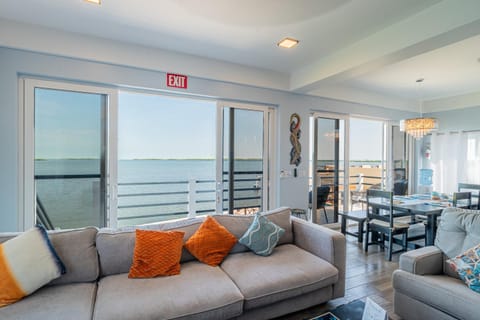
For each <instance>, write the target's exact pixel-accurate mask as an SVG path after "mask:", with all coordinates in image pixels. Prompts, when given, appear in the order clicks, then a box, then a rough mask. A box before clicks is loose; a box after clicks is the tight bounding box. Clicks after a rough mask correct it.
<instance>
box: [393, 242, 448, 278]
mask: <svg viewBox="0 0 480 320" xmlns="http://www.w3.org/2000/svg"><path fill="white" fill-rule="evenodd" d="M399 267H400V269H401V270H404V271H407V272H410V273H413V274H418V275H424V274H442V273H443V253H442V251H441V250H440V249H438V248H437V247H435V246H428V247H424V248H420V249H417V250H413V251H408V252H406V253H404V254H402V255H401V256H400V261H399Z"/></svg>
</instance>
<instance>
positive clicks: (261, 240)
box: [238, 213, 285, 256]
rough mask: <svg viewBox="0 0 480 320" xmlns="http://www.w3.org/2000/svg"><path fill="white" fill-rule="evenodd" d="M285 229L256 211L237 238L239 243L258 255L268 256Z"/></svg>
mask: <svg viewBox="0 0 480 320" xmlns="http://www.w3.org/2000/svg"><path fill="white" fill-rule="evenodd" d="M284 233H285V230H283V229H282V228H280V227H279V226H277V225H276V224H275V223H273V222H271V221H270V220H268V219H267V218H265V217H264V216H263V215H262V214H260V213H257V214H256V215H255V218H254V219H253V222H252V224H251V225H250V227H248V230H247V231H246V232H245V234H244V235H243V236H242V237H241V238H240V239H239V240H238V242H240V243H241V244H243V245H244V246H246V247H247V248H249V249H250V250H252V251H253V253H255V254H258V255H260V256H269V255H271V254H272V252H273V249H275V246H276V245H277V243H278V240H279V239H280V237H281V236H282V235H283V234H284Z"/></svg>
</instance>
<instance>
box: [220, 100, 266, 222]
mask: <svg viewBox="0 0 480 320" xmlns="http://www.w3.org/2000/svg"><path fill="white" fill-rule="evenodd" d="M218 115H219V118H218V119H219V120H218V123H219V127H218V128H219V131H218V132H219V133H218V138H219V140H218V143H217V212H224V213H229V214H250V213H255V212H257V211H263V210H267V209H268V203H269V197H268V194H269V193H268V189H269V187H268V181H269V166H268V164H269V157H268V154H269V132H270V131H269V127H270V117H271V110H269V109H268V108H265V107H256V106H251V105H239V104H224V103H220V104H219V107H218Z"/></svg>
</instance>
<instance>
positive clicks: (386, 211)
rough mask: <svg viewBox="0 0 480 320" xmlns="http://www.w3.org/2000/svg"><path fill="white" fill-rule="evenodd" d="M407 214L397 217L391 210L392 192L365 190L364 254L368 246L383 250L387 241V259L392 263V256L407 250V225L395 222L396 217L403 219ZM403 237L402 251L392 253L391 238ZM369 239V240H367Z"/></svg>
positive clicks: (400, 214)
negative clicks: (377, 246) (375, 246)
mask: <svg viewBox="0 0 480 320" xmlns="http://www.w3.org/2000/svg"><path fill="white" fill-rule="evenodd" d="M406 215H407V213H405V212H401V213H399V214H398V215H396V214H395V212H394V210H393V192H391V191H382V190H373V189H368V190H367V223H366V231H365V252H368V246H370V245H379V246H380V247H381V248H382V249H385V240H387V241H388V247H387V259H388V261H392V254H393V253H397V252H400V251H406V250H407V241H408V228H409V227H410V225H409V224H408V223H403V222H398V221H395V218H396V217H404V216H406ZM399 234H401V235H403V237H402V250H398V251H395V252H393V240H394V239H393V236H394V235H399ZM369 237H370V240H369Z"/></svg>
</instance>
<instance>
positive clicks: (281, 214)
mask: <svg viewBox="0 0 480 320" xmlns="http://www.w3.org/2000/svg"><path fill="white" fill-rule="evenodd" d="M263 216H265V217H266V218H267V219H268V220H270V221H272V222H273V223H275V224H276V225H277V226H279V227H280V228H282V229H283V230H285V233H284V234H283V235H282V236H281V237H280V239H279V241H278V244H279V245H280V244H286V243H293V231H292V221H291V220H290V208H286V207H282V208H278V209H275V210H271V211H267V212H265V213H263ZM212 217H214V218H215V219H216V220H217V221H218V222H219V223H220V224H221V225H222V226H224V227H225V228H227V229H228V231H230V232H231V233H232V234H233V235H234V236H235V237H236V238H237V239H240V238H241V237H242V236H243V235H244V234H245V232H246V231H247V229H248V227H250V225H251V224H252V221H253V218H254V215H248V216H241V215H229V214H223V215H220V214H219V215H213V216H212ZM246 251H249V249H248V248H247V247H245V246H244V245H243V244H241V243H237V244H236V245H235V246H234V247H233V249H232V250H231V251H230V252H231V253H237V252H246Z"/></svg>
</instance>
